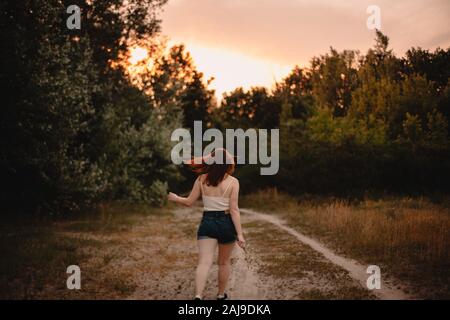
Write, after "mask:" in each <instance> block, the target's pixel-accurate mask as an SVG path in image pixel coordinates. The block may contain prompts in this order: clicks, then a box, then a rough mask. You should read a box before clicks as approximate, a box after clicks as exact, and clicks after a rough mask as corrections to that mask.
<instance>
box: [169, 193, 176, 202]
mask: <svg viewBox="0 0 450 320" xmlns="http://www.w3.org/2000/svg"><path fill="white" fill-rule="evenodd" d="M177 198H178V196H177V195H176V194H175V193H173V192H169V194H168V195H167V200H169V201H176V199H177Z"/></svg>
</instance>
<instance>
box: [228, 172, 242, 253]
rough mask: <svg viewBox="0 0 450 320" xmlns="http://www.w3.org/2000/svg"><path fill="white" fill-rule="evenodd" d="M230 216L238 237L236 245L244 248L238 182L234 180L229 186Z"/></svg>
mask: <svg viewBox="0 0 450 320" xmlns="http://www.w3.org/2000/svg"><path fill="white" fill-rule="evenodd" d="M230 214H231V219H232V220H233V224H234V227H235V228H236V233H237V236H238V245H239V246H240V247H241V248H244V247H245V239H244V234H243V232H242V225H241V213H240V211H239V181H238V180H236V182H235V183H233V185H232V186H231V197H230Z"/></svg>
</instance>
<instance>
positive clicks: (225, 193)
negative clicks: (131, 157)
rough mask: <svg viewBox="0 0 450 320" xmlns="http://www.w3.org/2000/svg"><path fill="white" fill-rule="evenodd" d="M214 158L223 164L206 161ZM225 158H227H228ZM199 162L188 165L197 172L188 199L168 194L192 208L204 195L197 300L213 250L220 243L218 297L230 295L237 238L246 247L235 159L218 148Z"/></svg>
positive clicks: (200, 228) (200, 297)
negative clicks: (233, 253) (231, 266)
mask: <svg viewBox="0 0 450 320" xmlns="http://www.w3.org/2000/svg"><path fill="white" fill-rule="evenodd" d="M211 157H214V158H216V159H217V157H221V159H223V161H221V163H213V164H207V163H209V161H207V160H208V159H210V158H211ZM226 159H227V160H228V161H226ZM201 160H202V161H201V163H200V164H196V163H195V162H194V161H191V162H190V163H189V165H190V166H191V167H192V168H193V170H194V171H195V172H196V173H197V174H198V177H197V180H195V183H194V186H193V188H192V191H191V193H190V194H189V196H188V197H187V198H185V197H180V196H178V195H176V194H174V193H172V192H171V193H169V196H168V199H169V201H173V202H176V203H179V204H181V205H184V206H187V207H190V206H192V205H193V204H194V202H195V201H196V200H197V199H198V198H199V197H200V195H201V196H202V199H203V210H204V211H203V218H202V221H201V223H200V226H199V228H198V231H197V244H198V251H199V259H198V266H197V270H196V274H195V287H196V289H195V290H196V295H195V300H202V294H203V290H204V288H205V285H206V280H207V278H208V273H209V269H210V268H211V265H212V263H213V258H214V252H215V250H216V247H217V245H218V247H219V255H218V265H219V290H218V294H217V299H218V300H226V299H227V298H228V296H227V294H226V293H225V288H226V285H227V282H228V278H229V275H230V260H231V254H232V252H233V249H234V247H235V243H236V241H237V243H238V245H239V246H240V247H241V248H243V249H244V247H245V240H244V236H243V234H242V226H241V219H240V213H239V206H238V197H239V181H238V180H237V179H236V178H235V177H233V176H232V174H233V172H234V167H235V162H234V159H233V157H232V156H231V154H230V153H229V152H228V151H226V150H225V149H216V150H215V151H214V152H213V153H211V154H210V155H209V156H208V157H206V158H203V159H201Z"/></svg>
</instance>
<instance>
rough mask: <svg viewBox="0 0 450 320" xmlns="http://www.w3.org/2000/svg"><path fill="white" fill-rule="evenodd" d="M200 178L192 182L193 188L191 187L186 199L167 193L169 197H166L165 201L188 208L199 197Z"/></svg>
mask: <svg viewBox="0 0 450 320" xmlns="http://www.w3.org/2000/svg"><path fill="white" fill-rule="evenodd" d="M200 183H201V182H200V177H199V178H197V180H195V182H194V186H193V187H192V190H191V193H190V194H189V196H188V197H180V196H179V195H177V194H175V193H173V192H169V195H168V196H167V200H169V201H172V202H176V203H178V204H181V205H183V206H186V207H190V206H192V205H193V204H194V202H195V201H197V199H198V198H199V197H200V193H201V190H200Z"/></svg>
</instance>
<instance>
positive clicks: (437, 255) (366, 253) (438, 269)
mask: <svg viewBox="0 0 450 320" xmlns="http://www.w3.org/2000/svg"><path fill="white" fill-rule="evenodd" d="M242 206H243V207H244V206H245V207H251V208H255V209H258V210H261V211H265V212H268V213H277V214H280V215H281V216H282V217H283V218H285V219H286V220H287V221H288V223H290V224H291V225H292V226H293V227H295V228H298V229H299V230H300V231H302V232H304V233H306V234H309V235H311V236H314V237H317V238H319V239H320V240H321V241H323V242H325V243H327V244H328V245H329V246H330V247H333V248H334V249H335V250H337V251H339V252H340V253H342V254H345V255H347V256H349V257H353V258H356V259H358V260H361V261H364V262H367V263H370V264H377V265H380V266H381V267H382V270H384V271H385V272H386V273H388V274H390V275H393V276H395V277H397V278H399V279H401V280H404V281H406V282H407V283H409V284H410V286H411V287H412V288H413V290H414V291H416V292H419V294H420V296H422V297H424V298H450V210H449V208H448V207H446V206H443V205H438V204H435V203H432V202H431V201H429V200H427V199H425V198H415V199H413V198H390V199H383V200H369V199H368V200H365V201H361V202H359V203H349V202H346V201H342V200H337V199H322V200H318V199H312V200H311V199H309V200H296V199H294V198H291V197H289V196H287V195H285V194H280V193H278V192H277V191H276V190H266V191H264V192H259V193H256V194H253V195H250V196H246V197H244V199H243V201H242Z"/></svg>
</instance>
